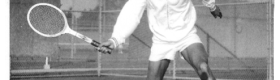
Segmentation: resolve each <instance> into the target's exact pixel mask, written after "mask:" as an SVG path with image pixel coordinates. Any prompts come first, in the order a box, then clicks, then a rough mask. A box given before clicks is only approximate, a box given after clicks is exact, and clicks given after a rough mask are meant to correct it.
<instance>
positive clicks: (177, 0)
mask: <svg viewBox="0 0 280 80" xmlns="http://www.w3.org/2000/svg"><path fill="white" fill-rule="evenodd" d="M202 3H203V4H204V5H205V6H206V7H208V8H209V9H210V12H209V13H211V14H212V15H213V16H214V18H217V17H220V18H222V13H221V12H220V9H219V7H218V6H217V5H215V0H202ZM145 9H146V10H147V14H148V20H149V28H150V30H151V31H152V33H153V37H152V41H153V43H152V48H151V53H150V57H149V66H148V75H147V80H162V79H163V77H164V74H165V72H166V70H167V68H168V65H169V63H170V61H171V60H174V58H175V54H176V53H180V54H181V56H182V57H183V58H184V59H185V60H186V61H187V62H188V63H189V64H190V65H191V66H192V67H193V68H194V70H195V71H196V72H197V74H198V76H199V77H200V79H201V80H215V77H214V76H213V74H212V72H211V70H210V68H209V65H208V57H209V54H208V53H207V52H206V51H205V49H204V46H203V44H202V42H201V40H200V38H199V36H198V35H197V34H196V32H197V30H196V27H194V24H195V22H196V10H195V8H194V5H193V3H192V1H191V0H129V1H127V2H126V4H125V5H124V7H123V9H122V10H121V12H120V14H119V16H118V19H117V22H116V24H115V26H114V30H113V33H112V37H111V38H110V39H109V40H108V41H107V42H104V43H102V47H104V46H107V47H110V48H113V49H116V48H117V47H118V46H119V45H121V44H123V43H124V42H125V39H126V38H127V37H128V36H130V35H131V34H132V33H133V31H134V30H135V29H136V27H137V26H138V24H139V23H140V19H141V17H142V14H143V12H144V10H145Z"/></svg>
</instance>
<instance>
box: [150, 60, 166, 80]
mask: <svg viewBox="0 0 280 80" xmlns="http://www.w3.org/2000/svg"><path fill="white" fill-rule="evenodd" d="M169 63H170V60H167V59H163V60H160V61H149V66H148V76H147V79H146V80H163V77H164V74H165V72H166V70H167V68H168V66H169Z"/></svg>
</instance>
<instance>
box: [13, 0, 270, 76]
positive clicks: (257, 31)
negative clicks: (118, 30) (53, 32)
mask: <svg viewBox="0 0 280 80" xmlns="http://www.w3.org/2000/svg"><path fill="white" fill-rule="evenodd" d="M42 2H45V3H51V4H53V5H55V6H57V7H59V8H60V9H62V10H63V11H64V13H65V14H66V16H67V20H68V23H69V25H70V27H71V28H72V29H73V30H75V31H78V32H80V33H82V34H84V35H86V36H89V37H90V38H92V39H95V40H97V41H100V42H104V41H106V40H107V39H108V38H110V37H111V33H112V30H113V26H114V24H115V23H116V19H117V17H118V15H119V12H120V10H121V9H122V7H123V5H124V4H125V3H126V2H127V0H10V62H11V63H10V69H11V79H35V80H39V79H42V78H41V77H48V78H45V79H52V80H53V77H61V76H63V77H64V78H65V76H66V77H69V76H99V78H100V77H102V76H104V75H106V76H117V77H120V76H121V77H124V78H121V79H122V80H123V79H131V77H132V79H134V78H137V79H138V78H140V79H143V78H144V77H145V76H146V70H147V65H148V57H149V54H150V47H151V43H152V39H151V37H152V33H151V31H150V30H149V26H148V20H147V15H146V14H147V13H146V11H145V12H144V14H143V17H142V19H141V23H140V24H139V25H138V27H137V29H136V30H135V31H134V33H133V34H132V35H131V36H130V37H129V38H128V39H127V40H126V41H127V42H126V43H125V45H123V48H122V49H118V50H115V51H113V53H112V54H110V55H109V54H101V53H98V52H97V51H96V50H94V48H93V47H92V46H91V45H90V44H88V43H86V42H84V41H83V40H80V39H78V38H76V37H74V36H71V35H68V34H65V35H62V36H59V37H54V38H47V37H43V36H40V35H39V34H37V33H35V32H34V31H33V30H32V29H31V28H30V27H29V25H28V23H27V19H26V15H27V11H28V9H29V8H30V7H31V6H32V5H34V4H36V3H42ZM192 2H193V3H194V4H195V8H196V11H197V22H196V25H195V26H196V27H197V29H198V35H199V36H200V38H201V40H202V41H203V44H204V46H205V48H206V50H207V51H208V52H209V54H210V58H209V64H210V67H211V69H212V70H213V73H214V75H215V76H216V77H217V79H236V80H237V79H238V80H240V79H244V80H248V79H254V80H273V67H272V66H273V52H272V51H273V41H272V39H273V37H272V36H273V19H274V17H273V14H272V13H273V11H274V10H273V9H274V0H216V4H217V5H218V6H219V7H220V9H221V11H222V13H223V18H222V19H214V18H213V16H212V15H211V14H210V12H209V9H208V8H207V7H205V6H203V5H202V3H201V0H192ZM46 57H48V63H46ZM46 64H48V65H50V69H46V68H44V65H46ZM38 78H39V79H38ZM99 78H98V79H99ZM111 78H112V77H110V78H104V80H108V79H111ZM165 78H166V79H172V80H173V79H174V80H175V79H176V80H177V79H187V80H189V79H190V80H193V79H199V78H198V76H197V74H196V73H195V72H194V70H193V69H192V67H191V66H190V65H189V64H188V63H187V62H185V61H184V60H183V59H181V58H180V57H179V56H177V57H176V60H174V61H173V62H172V63H171V64H170V66H169V68H168V71H167V73H166V77H165ZM87 79H96V77H90V78H87ZM102 79H103V78H102ZM112 79H118V78H112ZM121 79H120V80H121ZM58 80H61V79H58ZM67 80H69V79H67ZM74 80H75V79H74Z"/></svg>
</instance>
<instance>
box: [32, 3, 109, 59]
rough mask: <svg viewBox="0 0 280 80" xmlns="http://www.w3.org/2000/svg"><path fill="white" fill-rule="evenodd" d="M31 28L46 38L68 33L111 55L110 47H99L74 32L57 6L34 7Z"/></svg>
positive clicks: (94, 42) (39, 5) (37, 5)
mask: <svg viewBox="0 0 280 80" xmlns="http://www.w3.org/2000/svg"><path fill="white" fill-rule="evenodd" d="M27 21H28V24H29V26H30V27H31V28H32V29H33V30H34V31H35V32H36V33H38V34H40V35H42V36H44V37H57V36H60V35H62V34H65V33H68V34H71V35H73V36H76V37H77V38H80V39H82V40H84V41H86V42H87V43H90V44H91V45H92V46H94V47H95V49H97V50H98V51H100V52H102V53H109V54H110V53H111V50H112V49H110V48H108V47H99V45H100V43H99V42H97V41H95V40H92V39H91V38H89V37H87V36H85V35H82V34H80V33H78V32H76V31H74V30H72V29H71V28H70V27H69V25H68V22H67V19H66V16H65V14H64V13H63V12H62V10H60V9H59V8H57V7H56V6H54V5H52V4H49V3H38V4H35V5H33V6H32V7H31V8H30V9H29V10H28V13H27Z"/></svg>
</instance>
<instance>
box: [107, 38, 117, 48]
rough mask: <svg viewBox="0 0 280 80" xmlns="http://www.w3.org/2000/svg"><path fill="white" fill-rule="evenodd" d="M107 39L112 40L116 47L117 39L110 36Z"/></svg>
mask: <svg viewBox="0 0 280 80" xmlns="http://www.w3.org/2000/svg"><path fill="white" fill-rule="evenodd" d="M109 40H110V41H112V42H113V44H114V48H116V47H117V46H118V41H117V40H116V38H113V37H112V38H110V39H109Z"/></svg>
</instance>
